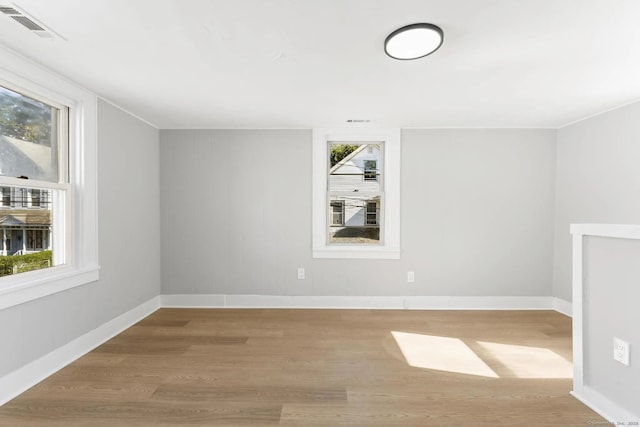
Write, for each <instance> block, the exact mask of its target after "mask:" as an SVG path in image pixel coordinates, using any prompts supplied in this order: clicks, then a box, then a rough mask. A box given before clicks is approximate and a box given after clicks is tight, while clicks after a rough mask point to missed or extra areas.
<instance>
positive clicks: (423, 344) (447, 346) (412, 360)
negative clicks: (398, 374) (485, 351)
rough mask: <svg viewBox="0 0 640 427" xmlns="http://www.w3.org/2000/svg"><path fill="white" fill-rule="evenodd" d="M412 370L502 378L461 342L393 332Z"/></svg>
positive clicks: (445, 338) (431, 336)
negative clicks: (422, 369)
mask: <svg viewBox="0 0 640 427" xmlns="http://www.w3.org/2000/svg"><path fill="white" fill-rule="evenodd" d="M391 334H392V335H393V338H394V339H395V340H396V343H397V344H398V347H400V351H401V352H402V355H403V356H404V358H405V360H406V361H407V363H408V364H409V366H413V367H416V368H425V369H435V370H438V371H446V372H455V373H459V374H468V375H479V376H483V377H490V378H498V375H497V374H496V373H495V372H494V371H493V370H492V369H491V368H490V367H489V366H487V364H486V363H484V362H483V361H482V359H481V358H480V357H478V355H477V354H476V353H474V352H473V350H471V349H470V348H469V347H468V346H467V345H466V344H465V343H463V342H462V341H461V340H459V339H458V338H449V337H438V336H433V335H423V334H412V333H408V332H396V331H392V332H391Z"/></svg>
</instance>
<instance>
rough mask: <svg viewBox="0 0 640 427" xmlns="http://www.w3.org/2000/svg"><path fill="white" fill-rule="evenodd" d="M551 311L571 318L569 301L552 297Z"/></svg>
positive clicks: (571, 307)
mask: <svg viewBox="0 0 640 427" xmlns="http://www.w3.org/2000/svg"><path fill="white" fill-rule="evenodd" d="M553 309H554V310H555V311H557V312H558V313H562V314H564V315H565V316H569V317H572V313H573V305H572V304H571V303H570V302H569V301H566V300H563V299H561V298H555V297H554V298H553Z"/></svg>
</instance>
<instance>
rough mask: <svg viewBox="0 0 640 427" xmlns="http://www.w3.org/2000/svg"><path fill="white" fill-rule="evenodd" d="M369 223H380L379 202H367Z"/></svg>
mask: <svg viewBox="0 0 640 427" xmlns="http://www.w3.org/2000/svg"><path fill="white" fill-rule="evenodd" d="M366 215H367V225H378V204H377V203H376V202H375V201H374V202H367V213H366Z"/></svg>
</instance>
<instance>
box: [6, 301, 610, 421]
mask: <svg viewBox="0 0 640 427" xmlns="http://www.w3.org/2000/svg"><path fill="white" fill-rule="evenodd" d="M570 331H571V319H570V318H568V317H566V316H563V315H561V314H559V313H557V312H553V311H408V310H396V311H394V310H267V309H257V310H243V309H220V310H216V309H161V310H158V311H157V312H156V313H154V314H152V315H151V316H149V317H148V318H146V319H144V320H142V321H141V322H139V323H137V324H136V325H134V326H132V327H131V328H129V329H128V330H126V331H124V332H123V333H121V334H119V335H117V336H116V337H114V338H113V339H111V340H109V341H108V342H106V343H104V344H103V345H101V346H99V347H97V348H96V349H95V350H93V351H92V352H90V353H88V354H86V355H85V356H83V357H81V358H80V359H78V360H77V361H76V362H74V363H72V364H71V365H69V366H67V367H66V368H64V369H62V370H60V371H59V372H57V373H55V374H54V375H52V376H51V377H49V378H47V379H46V380H44V381H43V382H41V383H40V384H38V385H37V386H35V387H33V388H32V389H30V390H28V391H27V392H25V393H24V394H22V395H21V396H19V397H17V398H16V399H14V400H12V401H11V402H9V403H7V404H6V405H4V406H2V407H0V425H2V426H5V425H7V426H43V425H46V426H86V425H91V426H92V427H97V426H155V425H193V426H198V425H208V426H211V425H241V426H260V425H265V426H266V425H277V424H282V425H300V426H305V425H322V426H333V425H361V426H367V425H372V426H373V425H382V426H393V425H403V426H454V425H455V426H460V425H469V426H512V425H523V426H534V425H536V426H538V425H564V426H584V425H588V424H589V423H591V424H593V423H601V422H604V420H603V419H602V418H601V417H599V416H598V415H597V414H595V413H594V412H593V411H592V410H590V409H589V408H587V407H586V406H584V405H583V404H582V403H580V402H579V401H577V400H576V399H574V398H573V397H572V396H571V395H570V394H569V392H570V390H571V388H572V379H571V378H570V376H571V358H572V354H571V352H572V342H571V334H570ZM470 367H471V368H473V369H471V368H470Z"/></svg>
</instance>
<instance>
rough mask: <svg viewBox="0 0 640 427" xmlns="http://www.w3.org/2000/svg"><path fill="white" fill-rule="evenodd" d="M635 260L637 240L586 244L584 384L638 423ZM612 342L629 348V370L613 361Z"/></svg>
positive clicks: (639, 296)
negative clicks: (631, 415) (636, 419)
mask: <svg viewBox="0 0 640 427" xmlns="http://www.w3.org/2000/svg"><path fill="white" fill-rule="evenodd" d="M638 259H640V241H639V240H626V239H610V238H601V237H587V238H586V239H585V244H584V267H583V274H584V296H583V298H584V326H583V327H584V333H583V336H584V384H585V386H589V387H591V388H593V389H594V390H596V391H598V392H599V393H601V394H602V395H604V396H606V397H607V398H608V399H609V400H611V401H612V402H614V403H616V404H618V405H619V406H620V407H622V408H623V409H626V410H627V411H628V412H630V413H631V414H633V415H635V416H637V417H640V352H639V351H637V348H638V347H637V346H638V344H639V343H640V328H638V325H640V310H638V301H640V287H638V283H640V263H638ZM613 337H617V338H620V339H622V340H624V341H627V342H629V343H630V344H631V346H630V352H629V354H630V366H624V365H622V364H620V363H619V362H617V361H614V360H613V357H612V353H613ZM617 421H631V420H617Z"/></svg>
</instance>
